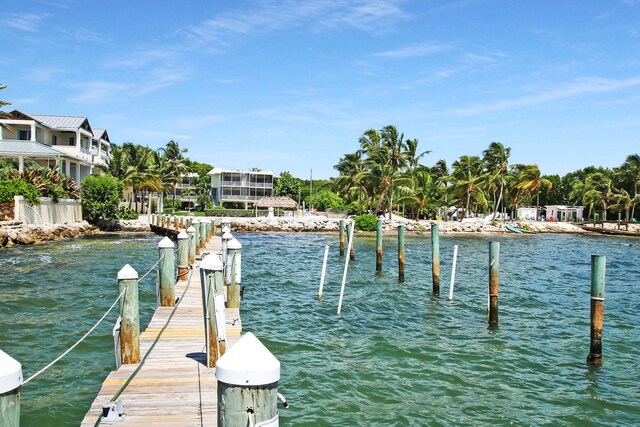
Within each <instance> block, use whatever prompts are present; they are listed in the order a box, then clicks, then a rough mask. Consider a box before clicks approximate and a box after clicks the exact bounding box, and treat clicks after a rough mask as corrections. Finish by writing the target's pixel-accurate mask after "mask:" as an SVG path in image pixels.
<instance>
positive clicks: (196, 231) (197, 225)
mask: <svg viewBox="0 0 640 427" xmlns="http://www.w3.org/2000/svg"><path fill="white" fill-rule="evenodd" d="M191 226H192V227H193V231H194V234H193V239H194V240H193V242H194V244H195V251H196V256H198V255H200V222H199V221H197V220H195V221H193V223H192V225H191Z"/></svg>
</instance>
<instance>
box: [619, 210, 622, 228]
mask: <svg viewBox="0 0 640 427" xmlns="http://www.w3.org/2000/svg"><path fill="white" fill-rule="evenodd" d="M620 221H622V212H618V230H620Z"/></svg>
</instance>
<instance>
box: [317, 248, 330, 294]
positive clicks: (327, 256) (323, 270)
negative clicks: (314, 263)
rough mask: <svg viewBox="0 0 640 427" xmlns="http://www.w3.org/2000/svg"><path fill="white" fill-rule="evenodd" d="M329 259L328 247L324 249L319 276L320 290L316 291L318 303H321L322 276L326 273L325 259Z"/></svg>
mask: <svg viewBox="0 0 640 427" xmlns="http://www.w3.org/2000/svg"><path fill="white" fill-rule="evenodd" d="M328 258H329V245H326V246H325V247H324V259H323V260H322V273H321V274H320V288H319V289H318V301H322V288H324V275H325V273H326V271H327V259H328Z"/></svg>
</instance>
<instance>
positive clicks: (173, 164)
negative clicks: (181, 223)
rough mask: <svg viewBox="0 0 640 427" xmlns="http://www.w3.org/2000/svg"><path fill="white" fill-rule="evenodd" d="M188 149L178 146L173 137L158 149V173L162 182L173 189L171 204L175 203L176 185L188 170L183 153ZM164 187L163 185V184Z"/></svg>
mask: <svg viewBox="0 0 640 427" xmlns="http://www.w3.org/2000/svg"><path fill="white" fill-rule="evenodd" d="M187 151H188V150H187V149H186V148H180V143H178V142H177V141H174V140H173V139H172V140H170V141H169V142H167V144H166V145H165V146H164V147H163V148H159V149H158V153H159V154H160V158H159V159H157V161H158V162H159V165H160V173H161V175H162V182H163V184H165V185H166V187H168V188H170V189H172V190H173V205H174V206H175V203H176V187H177V185H178V182H180V181H181V179H182V176H183V175H185V174H186V173H187V171H188V168H187V165H186V164H185V157H184V155H183V154H184V153H186V152H187ZM163 187H164V186H163Z"/></svg>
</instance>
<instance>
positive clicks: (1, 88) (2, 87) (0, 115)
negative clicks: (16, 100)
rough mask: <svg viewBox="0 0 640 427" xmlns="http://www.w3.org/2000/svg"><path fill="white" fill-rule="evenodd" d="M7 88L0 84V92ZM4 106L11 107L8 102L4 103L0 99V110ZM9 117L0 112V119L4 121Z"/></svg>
mask: <svg viewBox="0 0 640 427" xmlns="http://www.w3.org/2000/svg"><path fill="white" fill-rule="evenodd" d="M6 87H7V86H5V85H3V84H0V90H3V89H6ZM5 105H11V104H10V103H9V102H5V101H3V100H1V99H0V108H2V107H4V106H5ZM7 117H9V115H8V114H7V113H5V112H4V111H2V110H0V119H5V118H7Z"/></svg>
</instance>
